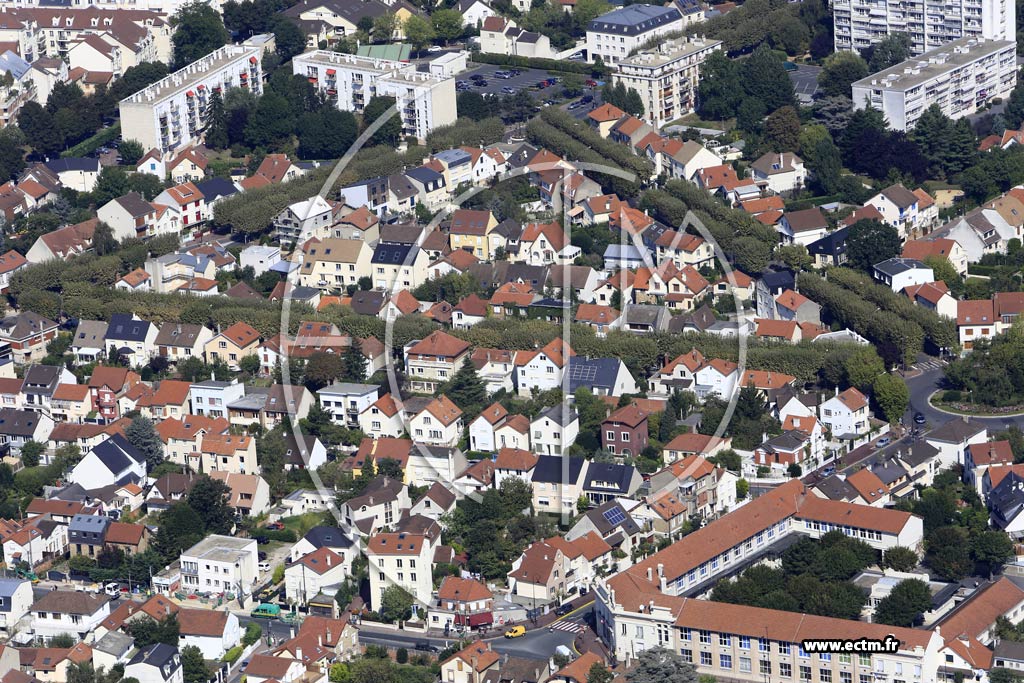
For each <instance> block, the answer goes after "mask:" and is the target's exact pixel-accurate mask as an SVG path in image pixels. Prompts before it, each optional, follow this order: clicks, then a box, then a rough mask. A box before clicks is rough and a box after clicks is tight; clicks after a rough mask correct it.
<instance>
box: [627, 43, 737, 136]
mask: <svg viewBox="0 0 1024 683" xmlns="http://www.w3.org/2000/svg"><path fill="white" fill-rule="evenodd" d="M721 49H722V41H720V40H711V39H706V38H704V37H700V38H697V37H696V36H694V37H692V38H678V39H676V40H670V41H667V42H664V43H662V44H661V45H659V46H658V47H657V48H655V49H653V50H644V51H643V52H638V53H637V54H635V55H633V56H632V57H626V58H625V59H623V60H621V61H620V62H619V63H618V71H617V72H616V73H615V74H614V75H613V78H614V80H615V83H616V84H618V83H622V84H623V85H625V86H626V88H627V89H629V88H633V89H634V90H636V91H637V92H638V93H639V94H640V98H641V99H642V100H643V102H644V116H643V119H644V121H646V122H647V123H649V124H651V125H652V126H654V127H655V128H661V127H662V126H663V125H665V124H666V123H668V122H669V121H674V120H675V119H678V118H680V117H682V116H685V115H686V114H690V113H692V112H693V110H694V105H695V104H696V101H697V79H698V78H699V76H700V65H701V63H702V62H703V61H704V60H705V59H707V58H708V55H710V54H711V53H712V52H714V51H715V50H721Z"/></svg>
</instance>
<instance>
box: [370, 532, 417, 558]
mask: <svg viewBox="0 0 1024 683" xmlns="http://www.w3.org/2000/svg"><path fill="white" fill-rule="evenodd" d="M428 543H429V539H428V538H427V537H426V536H425V535H424V534H407V533H382V534H376V535H374V536H370V538H369V539H368V540H367V542H366V552H368V553H370V554H373V555H419V554H420V551H422V550H423V546H424V545H427V544H428Z"/></svg>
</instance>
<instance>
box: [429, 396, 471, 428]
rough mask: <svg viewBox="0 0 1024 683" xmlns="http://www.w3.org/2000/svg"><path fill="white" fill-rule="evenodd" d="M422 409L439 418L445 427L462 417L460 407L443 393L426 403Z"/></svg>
mask: <svg viewBox="0 0 1024 683" xmlns="http://www.w3.org/2000/svg"><path fill="white" fill-rule="evenodd" d="M424 410H425V411H427V412H429V413H430V414H431V415H433V416H434V417H436V418H437V419H438V420H440V421H441V424H443V425H444V426H445V427H447V426H448V425H450V424H453V423H454V422H455V421H456V420H458V419H459V418H460V417H462V409H461V408H459V407H458V406H457V405H455V404H454V403H452V400H451V399H450V398H448V397H447V396H445V395H444V394H441V395H440V396H438V397H436V398H435V399H434V400H433V401H431V402H430V403H428V404H427V407H426V408H424Z"/></svg>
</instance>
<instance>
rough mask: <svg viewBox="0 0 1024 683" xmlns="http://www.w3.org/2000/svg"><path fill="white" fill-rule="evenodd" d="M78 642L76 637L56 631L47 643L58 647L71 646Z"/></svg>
mask: <svg viewBox="0 0 1024 683" xmlns="http://www.w3.org/2000/svg"><path fill="white" fill-rule="evenodd" d="M77 643H78V638H77V637H75V636H73V635H71V634H70V633H58V634H57V635H55V636H53V637H52V638H50V642H49V643H48V645H49V646H50V647H58V648H72V647H74V646H75V645H76V644H77Z"/></svg>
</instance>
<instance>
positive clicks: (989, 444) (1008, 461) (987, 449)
mask: <svg viewBox="0 0 1024 683" xmlns="http://www.w3.org/2000/svg"><path fill="white" fill-rule="evenodd" d="M967 449H968V450H969V451H970V452H971V460H973V461H974V464H975V466H977V465H1012V464H1013V451H1012V450H1011V449H1010V442H1009V441H986V442H985V443H973V444H970V445H969V446H968V447H967Z"/></svg>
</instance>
